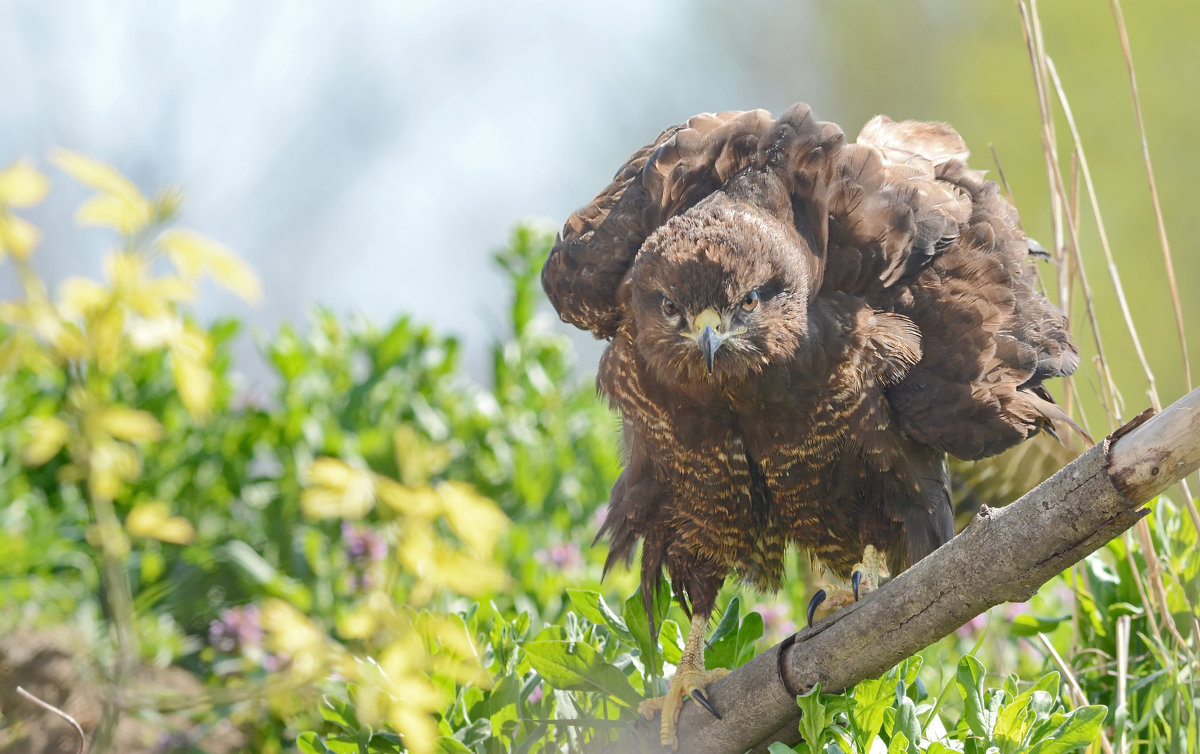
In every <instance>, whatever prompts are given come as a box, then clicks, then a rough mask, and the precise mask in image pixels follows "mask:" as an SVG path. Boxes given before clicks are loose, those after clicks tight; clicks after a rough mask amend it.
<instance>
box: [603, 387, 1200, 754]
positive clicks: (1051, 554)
mask: <svg viewBox="0 0 1200 754" xmlns="http://www.w3.org/2000/svg"><path fill="white" fill-rule="evenodd" d="M1151 414H1152V412H1151V411H1146V412H1145V413H1143V414H1141V415H1140V416H1138V417H1137V418H1135V419H1134V420H1133V421H1131V422H1129V423H1128V424H1126V425H1125V426H1123V427H1121V428H1120V429H1118V430H1117V431H1116V432H1114V433H1113V434H1112V435H1110V436H1109V437H1107V438H1105V440H1104V441H1103V442H1102V443H1100V444H1099V445H1096V446H1095V447H1093V448H1092V449H1091V450H1089V451H1087V452H1086V453H1084V454H1083V455H1081V456H1080V457H1079V458H1077V459H1075V460H1074V461H1072V462H1071V463H1069V464H1067V466H1065V467H1063V468H1062V469H1061V470H1059V471H1058V472H1057V473H1056V474H1054V476H1052V477H1050V478H1049V479H1047V480H1046V481H1045V482H1043V483H1042V484H1041V485H1039V486H1038V487H1037V488H1035V489H1034V490H1032V491H1030V492H1029V494H1027V495H1025V496H1024V497H1022V498H1021V499H1020V500H1018V501H1017V502H1015V503H1012V504H1011V505H1008V506H1006V507H1004V508H1000V509H989V508H986V507H985V508H984V509H983V510H981V511H980V512H979V514H978V515H977V516H976V517H975V519H974V520H973V521H972V522H971V524H970V525H969V526H968V527H967V528H966V529H965V530H964V531H963V532H962V533H961V534H959V535H958V536H956V537H955V538H954V539H952V540H950V541H949V542H947V543H946V544H945V545H943V546H942V547H940V548H938V549H937V550H936V551H935V552H933V553H932V554H930V555H929V556H928V557H926V558H925V559H924V560H921V561H920V562H919V563H917V564H916V565H914V566H913V567H912V568H910V569H908V570H907V571H905V572H904V573H902V574H900V575H899V576H897V577H896V578H894V579H892V580H891V581H890V582H889V583H887V584H885V585H884V586H883V587H881V588H880V589H879V590H877V591H875V592H873V593H871V594H870V595H868V596H867V597H865V598H864V599H863V600H862V601H860V602H857V603H855V604H854V605H851V606H850V607H848V608H846V609H844V610H840V611H838V612H837V613H834V614H833V615H831V616H829V617H828V618H825V619H823V620H821V621H818V622H817V623H816V624H814V625H813V626H812V627H811V628H806V629H804V630H802V631H800V632H799V633H797V634H796V635H795V636H793V637H791V638H790V639H788V640H786V641H784V642H782V643H781V644H779V645H777V646H775V647H773V648H772V649H770V650H769V651H767V652H764V653H763V654H761V655H759V656H758V657H756V658H754V659H753V660H751V661H750V662H749V663H747V664H746V665H743V666H742V667H740V668H738V669H737V670H736V671H735V672H733V673H731V674H730V675H729V676H727V677H726V678H724V679H723V680H721V681H718V682H717V683H715V684H713V685H712V686H710V687H709V689H708V692H709V699H710V700H711V701H712V703H713V705H714V706H715V707H716V708H717V710H719V711H720V712H721V713H722V719H720V720H717V719H715V718H714V717H713V716H712V715H710V714H709V713H708V712H706V711H705V710H703V709H701V708H700V707H699V706H698V705H695V704H685V705H684V706H683V711H682V713H681V714H680V718H679V750H680V751H682V752H698V753H700V754H708V753H713V754H715V753H717V752H743V751H746V750H748V749H756V747H758V748H757V749H756V750H765V748H766V744H767V743H769V742H770V741H775V740H782V741H786V742H794V741H796V740H798V739H799V734H798V731H797V722H798V720H799V709H798V707H797V706H796V701H795V697H796V695H797V694H802V693H805V692H806V691H808V690H809V689H811V688H812V687H813V686H814V685H815V684H817V683H820V684H821V689H822V690H823V691H826V692H830V693H836V692H840V691H843V690H845V689H847V688H850V687H851V686H854V685H855V684H856V683H858V682H859V681H862V680H865V679H870V678H877V677H879V676H880V675H882V674H883V673H884V672H886V671H887V670H888V669H889V668H891V667H892V666H893V665H895V664H896V663H898V662H900V661H901V660H903V659H904V658H906V657H909V656H911V655H912V654H914V653H915V652H918V651H920V650H921V649H923V648H925V647H927V646H929V645H930V644H932V643H933V642H935V641H937V640H938V639H940V638H942V637H943V636H946V635H948V634H950V633H951V632H953V631H954V630H956V629H957V628H959V627H960V626H962V625H963V624H964V623H966V622H967V621H968V620H970V619H971V618H973V617H975V616H976V615H979V614H980V613H982V612H984V611H985V610H987V609H989V608H991V607H993V606H995V605H998V604H1000V603H1002V602H1024V601H1025V600H1028V599H1029V598H1030V597H1032V596H1033V595H1034V594H1035V593H1036V592H1037V590H1038V587H1040V586H1041V585H1042V584H1044V583H1046V582H1047V581H1049V580H1050V579H1051V578H1053V577H1054V576H1055V575H1057V574H1059V573H1061V572H1062V571H1063V570H1065V569H1066V568H1068V567H1070V566H1071V565H1072V564H1074V563H1076V562H1078V561H1080V560H1082V559H1083V558H1084V557H1086V556H1087V555H1088V554H1089V553H1091V552H1093V551H1095V550H1097V549H1099V548H1100V547H1102V546H1103V545H1104V544H1105V543H1107V542H1108V541H1109V540H1111V539H1113V538H1114V537H1116V536H1118V535H1119V534H1120V533H1121V532H1123V531H1125V530H1126V529H1128V528H1129V527H1131V526H1133V524H1134V523H1136V522H1137V521H1138V520H1139V519H1140V518H1142V517H1143V516H1145V515H1147V513H1148V511H1147V510H1146V509H1144V508H1142V507H1141V506H1142V505H1143V504H1144V503H1146V502H1147V501H1148V500H1150V499H1151V498H1153V497H1154V496H1155V495H1157V494H1159V493H1161V492H1163V491H1164V490H1166V489H1167V488H1169V487H1170V486H1172V485H1173V484H1175V483H1176V482H1178V481H1179V480H1181V479H1182V478H1183V477H1184V476H1186V475H1187V474H1189V473H1191V472H1192V471H1194V470H1195V469H1196V468H1197V467H1198V466H1200V388H1197V389H1196V390H1193V391H1192V392H1190V393H1188V394H1187V395H1185V396H1184V397H1183V398H1181V399H1180V400H1178V401H1177V402H1175V403H1174V404H1172V405H1171V406H1169V407H1168V408H1167V409H1165V410H1164V411H1162V412H1161V413H1159V414H1158V415H1156V416H1152V415H1151ZM661 750H662V749H661V746H660V745H659V743H658V720H657V719H655V720H653V721H646V720H639V721H638V722H637V723H636V724H635V725H633V726H632V727H630V728H628V729H626V730H625V731H623V732H622V735H621V740H620V741H619V742H618V743H616V744H608V745H605V746H601V747H596V751H604V752H609V751H611V752H628V751H661Z"/></svg>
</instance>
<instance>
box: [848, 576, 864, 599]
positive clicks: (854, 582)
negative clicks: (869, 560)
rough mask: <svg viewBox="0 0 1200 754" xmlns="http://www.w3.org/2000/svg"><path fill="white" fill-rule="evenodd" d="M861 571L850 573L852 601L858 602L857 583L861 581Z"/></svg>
mask: <svg viewBox="0 0 1200 754" xmlns="http://www.w3.org/2000/svg"><path fill="white" fill-rule="evenodd" d="M862 577H863V574H862V571H855V572H854V573H852V574H850V585H851V586H853V587H854V601H855V602H858V585H859V584H861V583H862Z"/></svg>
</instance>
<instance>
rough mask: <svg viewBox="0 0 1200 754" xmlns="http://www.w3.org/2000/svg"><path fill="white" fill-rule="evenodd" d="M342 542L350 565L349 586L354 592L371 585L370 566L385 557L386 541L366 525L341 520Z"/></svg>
mask: <svg viewBox="0 0 1200 754" xmlns="http://www.w3.org/2000/svg"><path fill="white" fill-rule="evenodd" d="M342 542H343V543H344V545H345V552H346V559H347V560H348V561H349V565H350V588H351V589H352V590H354V591H356V592H359V591H365V590H366V589H369V588H370V586H371V575H370V570H371V566H372V565H374V564H375V563H378V562H379V561H381V560H383V559H384V558H385V557H387V542H386V541H385V540H384V538H383V537H381V536H380V535H379V534H377V533H376V532H375V531H374V530H372V529H370V528H369V527H366V526H359V525H356V524H352V523H350V522H349V521H343V522H342Z"/></svg>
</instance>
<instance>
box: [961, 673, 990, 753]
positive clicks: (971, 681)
mask: <svg viewBox="0 0 1200 754" xmlns="http://www.w3.org/2000/svg"><path fill="white" fill-rule="evenodd" d="M983 678H984V669H983V664H982V663H980V662H979V660H976V659H975V658H974V657H972V656H971V655H964V656H963V658H962V659H961V660H959V661H958V670H957V672H956V674H955V679H956V682H957V685H958V693H959V694H961V695H962V698H963V704H964V706H965V709H964V711H963V717H964V718H965V719H966V721H967V727H969V728H970V729H971V732H972V733H973V734H975V735H976V736H979V737H980V738H982V739H984V740H987V741H991V740H992V729H993V728H995V727H996V718H995V715H994V714H993V713H992V710H990V709H989V708H988V707H987V706H985V704H984V697H983Z"/></svg>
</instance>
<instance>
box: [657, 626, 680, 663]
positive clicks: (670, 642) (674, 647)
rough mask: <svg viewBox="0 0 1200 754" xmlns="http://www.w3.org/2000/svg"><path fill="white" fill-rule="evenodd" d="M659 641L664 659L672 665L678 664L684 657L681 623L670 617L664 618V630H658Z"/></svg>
mask: <svg viewBox="0 0 1200 754" xmlns="http://www.w3.org/2000/svg"><path fill="white" fill-rule="evenodd" d="M658 643H659V647H660V648H661V649H662V655H663V659H664V660H666V661H667V662H669V663H671V664H672V665H678V664H679V662H680V661H681V660H682V659H683V649H682V646H683V632H682V631H680V630H679V624H678V623H676V622H675V621H673V620H671V619H670V618H667V619H666V620H664V621H663V622H662V630H661V631H659V632H658Z"/></svg>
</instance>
